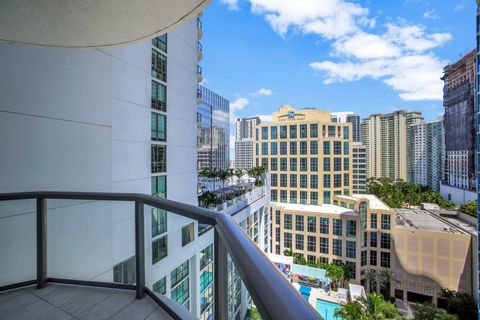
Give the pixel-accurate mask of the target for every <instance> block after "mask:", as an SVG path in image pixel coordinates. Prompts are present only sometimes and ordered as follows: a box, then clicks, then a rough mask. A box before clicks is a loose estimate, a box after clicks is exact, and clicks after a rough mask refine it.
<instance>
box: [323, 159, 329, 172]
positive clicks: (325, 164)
mask: <svg viewBox="0 0 480 320" xmlns="http://www.w3.org/2000/svg"><path fill="white" fill-rule="evenodd" d="M323 171H330V158H324V159H323Z"/></svg>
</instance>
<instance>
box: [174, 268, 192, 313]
mask: <svg viewBox="0 0 480 320" xmlns="http://www.w3.org/2000/svg"><path fill="white" fill-rule="evenodd" d="M172 283H173V282H172ZM171 298H172V300H174V301H176V302H178V303H179V304H180V305H182V306H183V307H185V308H186V309H187V310H189V309H190V306H189V298H190V279H189V277H188V270H187V277H186V278H185V279H184V280H182V281H181V282H180V283H179V284H178V285H177V286H176V287H174V288H173V285H172V293H171Z"/></svg>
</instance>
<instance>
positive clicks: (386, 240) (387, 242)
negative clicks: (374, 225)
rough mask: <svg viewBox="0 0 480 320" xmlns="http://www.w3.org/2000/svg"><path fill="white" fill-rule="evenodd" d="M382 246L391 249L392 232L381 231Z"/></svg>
mask: <svg viewBox="0 0 480 320" xmlns="http://www.w3.org/2000/svg"><path fill="white" fill-rule="evenodd" d="M380 246H381V247H382V249H390V234H389V233H383V232H382V233H381V234H380Z"/></svg>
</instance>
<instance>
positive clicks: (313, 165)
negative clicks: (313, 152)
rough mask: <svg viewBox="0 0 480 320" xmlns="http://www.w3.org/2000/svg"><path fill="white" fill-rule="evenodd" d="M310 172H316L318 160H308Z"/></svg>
mask: <svg viewBox="0 0 480 320" xmlns="http://www.w3.org/2000/svg"><path fill="white" fill-rule="evenodd" d="M310 171H312V172H318V158H310Z"/></svg>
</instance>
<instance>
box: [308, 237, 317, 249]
mask: <svg viewBox="0 0 480 320" xmlns="http://www.w3.org/2000/svg"><path fill="white" fill-rule="evenodd" d="M307 250H308V251H310V252H316V251H317V238H316V237H314V236H308V237H307Z"/></svg>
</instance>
